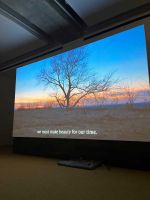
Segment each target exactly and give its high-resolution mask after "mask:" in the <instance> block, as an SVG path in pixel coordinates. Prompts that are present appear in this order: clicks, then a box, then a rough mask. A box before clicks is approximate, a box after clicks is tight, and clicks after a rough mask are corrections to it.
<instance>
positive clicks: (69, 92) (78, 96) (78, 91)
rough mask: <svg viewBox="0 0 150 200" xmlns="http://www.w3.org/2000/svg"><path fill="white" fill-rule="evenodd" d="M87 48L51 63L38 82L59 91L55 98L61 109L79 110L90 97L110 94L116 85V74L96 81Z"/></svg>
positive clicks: (68, 53)
mask: <svg viewBox="0 0 150 200" xmlns="http://www.w3.org/2000/svg"><path fill="white" fill-rule="evenodd" d="M87 59H88V54H87V50H86V49H85V48H83V47H82V48H78V49H75V50H71V51H69V52H67V53H64V54H62V55H59V56H56V57H55V58H52V59H51V62H50V65H49V66H48V67H45V68H42V69H41V71H40V73H39V74H38V80H39V81H40V82H42V83H44V85H45V86H50V87H51V88H53V89H54V91H56V92H55V93H54V94H53V95H51V96H53V97H54V98H55V100H56V101H57V104H58V105H59V106H60V107H61V108H65V107H66V108H70V107H76V106H77V105H78V104H79V103H80V101H81V100H83V99H85V98H86V97H87V96H88V95H93V97H94V95H95V94H96V93H99V92H104V91H107V90H109V89H110V88H111V86H112V85H113V82H114V81H113V79H112V76H113V73H108V74H107V75H105V76H104V77H102V78H100V79H97V78H96V75H95V74H94V73H92V71H91V70H90V69H89V67H88V65H87Z"/></svg>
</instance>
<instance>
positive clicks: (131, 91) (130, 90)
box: [124, 86, 137, 107]
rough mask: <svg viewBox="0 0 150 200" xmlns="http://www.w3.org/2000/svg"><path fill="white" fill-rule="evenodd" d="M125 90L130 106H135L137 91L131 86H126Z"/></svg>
mask: <svg viewBox="0 0 150 200" xmlns="http://www.w3.org/2000/svg"><path fill="white" fill-rule="evenodd" d="M124 90H125V95H126V98H127V104H128V105H129V106H131V107H133V105H134V103H135V100H136V99H137V93H136V91H135V90H134V89H133V88H131V87H129V86H127V87H124Z"/></svg>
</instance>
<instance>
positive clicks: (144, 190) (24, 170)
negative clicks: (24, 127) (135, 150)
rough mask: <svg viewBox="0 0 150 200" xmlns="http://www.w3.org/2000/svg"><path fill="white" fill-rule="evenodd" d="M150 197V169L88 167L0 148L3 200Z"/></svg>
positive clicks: (132, 199)
mask: <svg viewBox="0 0 150 200" xmlns="http://www.w3.org/2000/svg"><path fill="white" fill-rule="evenodd" d="M32 199H33V200H149V199H150V172H146V171H138V170H129V169H120V168H114V167H112V168H109V169H108V168H107V167H105V166H102V167H99V168H97V169H96V170H92V171H88V170H81V169H73V168H67V167H63V166H58V165H57V160H54V159H50V158H41V157H34V156H23V155H15V154H12V153H11V152H10V151H6V150H3V149H1V150H0V200H32Z"/></svg>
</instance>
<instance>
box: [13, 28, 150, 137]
mask: <svg viewBox="0 0 150 200" xmlns="http://www.w3.org/2000/svg"><path fill="white" fill-rule="evenodd" d="M149 116H150V87H149V73H148V63H147V51H146V39H145V31H144V26H143V25H141V26H138V27H135V28H133V29H130V30H127V31H124V32H121V33H118V34H115V35H113V36H111V37H108V38H105V39H103V40H99V41H96V42H93V43H90V44H88V45H85V46H82V47H80V48H76V49H73V50H70V51H67V52H65V53H62V54H59V55H57V56H53V57H51V58H48V59H44V60H42V61H39V62H36V63H33V64H30V65H27V66H25V67H22V68H19V69H18V70H17V78H16V95H15V113H14V129H13V136H14V137H46V138H76V139H81V138H83V139H97V140H100V139H103V140H131V141H150V118H149Z"/></svg>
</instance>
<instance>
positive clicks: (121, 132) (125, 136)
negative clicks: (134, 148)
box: [13, 108, 150, 141]
mask: <svg viewBox="0 0 150 200" xmlns="http://www.w3.org/2000/svg"><path fill="white" fill-rule="evenodd" d="M13 136H14V137H46V138H47V137H48V138H66V137H67V138H86V139H103V140H133V141H150V109H146V108H145V109H129V108H75V109H73V110H65V109H60V108H50V109H30V110H16V111H15V114H14V129H13Z"/></svg>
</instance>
